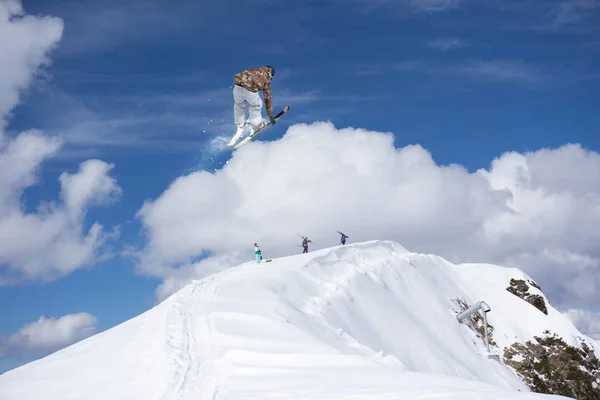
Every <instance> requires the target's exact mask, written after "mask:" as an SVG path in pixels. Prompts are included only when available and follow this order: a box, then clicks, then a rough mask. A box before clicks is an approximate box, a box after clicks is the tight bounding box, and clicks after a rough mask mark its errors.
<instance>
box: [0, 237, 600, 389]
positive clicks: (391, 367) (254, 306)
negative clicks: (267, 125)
mask: <svg viewBox="0 0 600 400" xmlns="http://www.w3.org/2000/svg"><path fill="white" fill-rule="evenodd" d="M511 278H516V279H521V278H525V279H529V278H528V277H526V276H525V275H524V274H523V273H522V272H520V271H518V270H513V269H507V268H502V267H497V266H492V265H483V264H479V265H478V264H465V265H454V264H452V263H449V262H448V261H446V260H444V259H443V258H440V257H437V256H434V255H424V254H416V253H411V252H409V251H407V250H406V249H405V248H403V247H402V246H400V245H399V244H397V243H395V242H389V241H370V242H364V243H358V244H353V245H346V246H340V247H334V248H328V249H324V250H319V251H315V252H312V253H308V254H301V255H295V256H290V257H284V258H279V259H274V260H273V261H272V262H270V263H262V264H255V263H252V262H248V263H245V264H242V265H239V266H237V267H233V268H230V269H227V270H225V271H223V272H220V273H218V274H215V275H212V276H210V277H208V278H206V279H203V280H201V281H195V282H193V283H191V284H189V285H188V286H186V287H185V288H183V289H182V290H180V291H179V292H177V293H176V294H174V295H172V296H171V297H170V298H168V299H167V300H165V301H164V302H163V303H161V304H159V305H158V306H156V307H154V308H153V309H151V310H149V311H147V312H146V313H144V314H142V315H140V316H138V317H136V318H133V319H131V320H129V321H127V322H125V323H123V324H121V325H118V326H116V327H114V328H112V329H110V330H107V331H105V332H102V333H100V334H98V335H96V336H93V337H91V338H88V339H86V340H84V341H81V342H79V343H77V344H74V345H72V346H70V347H68V348H65V349H63V350H61V351H58V352H56V353H54V354H52V355H50V356H48V357H46V358H44V359H41V360H37V361H35V362H32V363H30V364H27V365H24V366H22V367H20V368H17V369H15V370H13V371H9V372H7V373H5V374H4V375H2V376H0V398H1V399H2V400H13V399H14V400H17V399H18V400H33V399H40V398H43V399H46V400H50V399H57V400H58V399H60V400H69V399H86V400H93V399H142V398H143V399H147V400H149V399H161V400H162V399H164V400H167V399H199V400H203V399H265V398H270V399H337V398H344V399H371V400H373V399H447V400H453V399H461V400H471V399H472V400H475V399H477V400H482V399H503V400H506V399H515V400H517V399H524V400H525V399H543V398H556V399H558V398H563V397H558V396H545V395H540V394H534V393H530V392H529V389H528V388H527V387H526V386H525V384H524V383H523V382H522V381H521V380H520V379H519V378H518V377H517V376H516V374H515V373H514V372H513V371H512V370H511V369H510V368H509V367H507V366H506V365H503V364H502V363H500V362H498V361H495V360H492V359H489V358H488V357H487V353H486V349H485V345H484V343H483V342H482V340H481V338H479V337H478V336H477V334H476V333H475V332H474V331H473V330H471V329H470V328H469V327H468V326H466V324H464V323H463V324H461V323H458V321H457V319H456V314H457V312H459V311H460V308H459V307H458V306H457V303H456V299H461V300H463V301H465V302H467V303H469V304H474V303H476V302H477V301H480V300H483V301H485V302H486V303H487V304H489V305H490V307H491V311H490V312H489V315H488V317H489V322H490V324H492V325H493V326H494V340H495V341H496V343H498V345H499V346H500V348H502V347H503V346H505V345H509V344H511V343H513V342H514V341H515V340H518V341H526V340H528V339H531V338H532V337H533V336H534V335H540V334H542V332H543V331H544V330H546V329H549V330H551V331H554V332H557V333H559V334H560V335H562V336H563V337H564V338H565V340H567V341H570V342H571V343H574V344H576V340H575V338H576V337H580V336H583V335H581V334H580V333H579V332H578V331H577V329H576V328H575V327H574V326H573V324H572V323H571V322H570V321H569V320H568V319H567V318H566V317H564V316H563V315H562V314H560V313H559V312H558V311H556V310H555V309H554V308H552V307H551V306H550V305H549V304H548V305H547V306H548V315H545V314H543V313H542V312H540V311H539V310H538V309H537V308H535V307H534V306H532V305H531V304H529V303H527V302H526V301H524V300H522V299H520V298H518V297H517V296H515V295H513V294H512V293H510V292H508V291H507V290H506V287H507V286H508V282H509V281H510V279H511ZM599 354H600V353H599Z"/></svg>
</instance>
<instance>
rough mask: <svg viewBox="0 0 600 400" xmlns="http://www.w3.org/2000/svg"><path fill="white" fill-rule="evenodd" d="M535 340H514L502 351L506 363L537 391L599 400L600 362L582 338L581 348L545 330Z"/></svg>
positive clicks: (579, 398) (580, 398)
mask: <svg viewBox="0 0 600 400" xmlns="http://www.w3.org/2000/svg"><path fill="white" fill-rule="evenodd" d="M544 335H545V336H544V337H543V338H542V337H538V336H535V342H532V341H528V342H527V343H525V344H523V343H514V344H513V345H512V346H511V347H509V348H506V349H505V351H504V360H505V363H506V364H508V365H510V366H511V367H513V368H514V369H515V371H516V372H517V374H518V375H519V376H520V377H521V379H523V381H524V382H525V383H526V384H527V385H528V386H529V387H530V388H531V390H532V391H534V392H537V393H546V394H557V395H562V396H567V397H572V398H575V399H578V400H597V399H600V385H599V383H600V361H599V360H598V358H597V357H596V355H595V353H594V351H593V350H592V349H591V348H590V347H589V346H588V345H587V344H586V343H585V342H584V341H582V340H580V345H581V349H578V348H576V347H573V346H570V345H568V344H567V343H566V342H565V341H564V340H563V339H562V338H561V337H560V336H558V335H556V334H550V332H549V331H545V332H544Z"/></svg>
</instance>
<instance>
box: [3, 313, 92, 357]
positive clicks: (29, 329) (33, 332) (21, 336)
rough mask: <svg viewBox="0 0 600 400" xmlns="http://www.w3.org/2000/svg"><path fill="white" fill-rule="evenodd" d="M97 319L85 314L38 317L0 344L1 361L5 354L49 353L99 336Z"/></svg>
mask: <svg viewBox="0 0 600 400" xmlns="http://www.w3.org/2000/svg"><path fill="white" fill-rule="evenodd" d="M97 324H98V319H97V318H96V317H94V316H93V315H91V314H88V313H78V314H69V315H65V316H63V317H60V318H46V317H44V316H41V317H40V318H39V319H38V320H37V321H35V322H31V323H29V324H26V325H25V326H23V327H22V328H21V329H20V330H19V331H18V332H16V333H14V334H12V335H10V336H8V337H7V338H5V339H3V340H0V357H1V356H3V355H6V354H18V355H26V354H34V355H37V354H40V353H42V354H43V353H49V352H53V351H56V350H59V349H61V348H63V347H66V346H69V345H71V344H73V343H75V342H78V341H80V340H82V339H85V338H87V337H89V336H92V335H94V334H96V333H97V332H98V326H97Z"/></svg>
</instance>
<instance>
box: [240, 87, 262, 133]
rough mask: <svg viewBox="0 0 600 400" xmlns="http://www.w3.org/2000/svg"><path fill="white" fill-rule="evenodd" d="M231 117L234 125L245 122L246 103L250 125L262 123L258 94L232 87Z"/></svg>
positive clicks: (260, 102)
mask: <svg viewBox="0 0 600 400" xmlns="http://www.w3.org/2000/svg"><path fill="white" fill-rule="evenodd" d="M233 102H234V104H233V116H234V120H235V124H236V125H241V124H243V123H244V122H245V121H246V103H248V114H249V118H248V119H249V120H250V123H251V124H252V125H258V124H260V123H261V122H262V115H261V109H262V105H263V101H262V99H261V98H260V95H259V94H258V92H256V93H254V92H251V91H249V90H248V89H245V88H243V87H241V86H238V85H234V86H233Z"/></svg>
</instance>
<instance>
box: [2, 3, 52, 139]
mask: <svg viewBox="0 0 600 400" xmlns="http://www.w3.org/2000/svg"><path fill="white" fill-rule="evenodd" d="M62 32H63V23H62V21H61V20H60V19H58V18H52V17H33V16H25V15H24V13H23V8H22V7H21V2H20V1H18V0H4V1H1V2H0V132H1V131H2V127H3V126H2V119H3V118H4V117H5V116H6V115H7V114H8V113H9V112H10V110H11V109H12V108H13V107H14V105H15V104H17V102H18V101H19V94H20V92H21V91H22V90H23V89H25V88H26V87H27V86H28V85H29V83H30V81H31V79H32V77H33V74H34V72H35V71H37V70H38V68H39V67H40V66H42V65H47V64H48V63H49V58H48V51H49V50H51V49H52V48H53V47H54V46H55V45H56V44H57V43H58V41H59V40H60V38H61V36H62Z"/></svg>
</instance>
